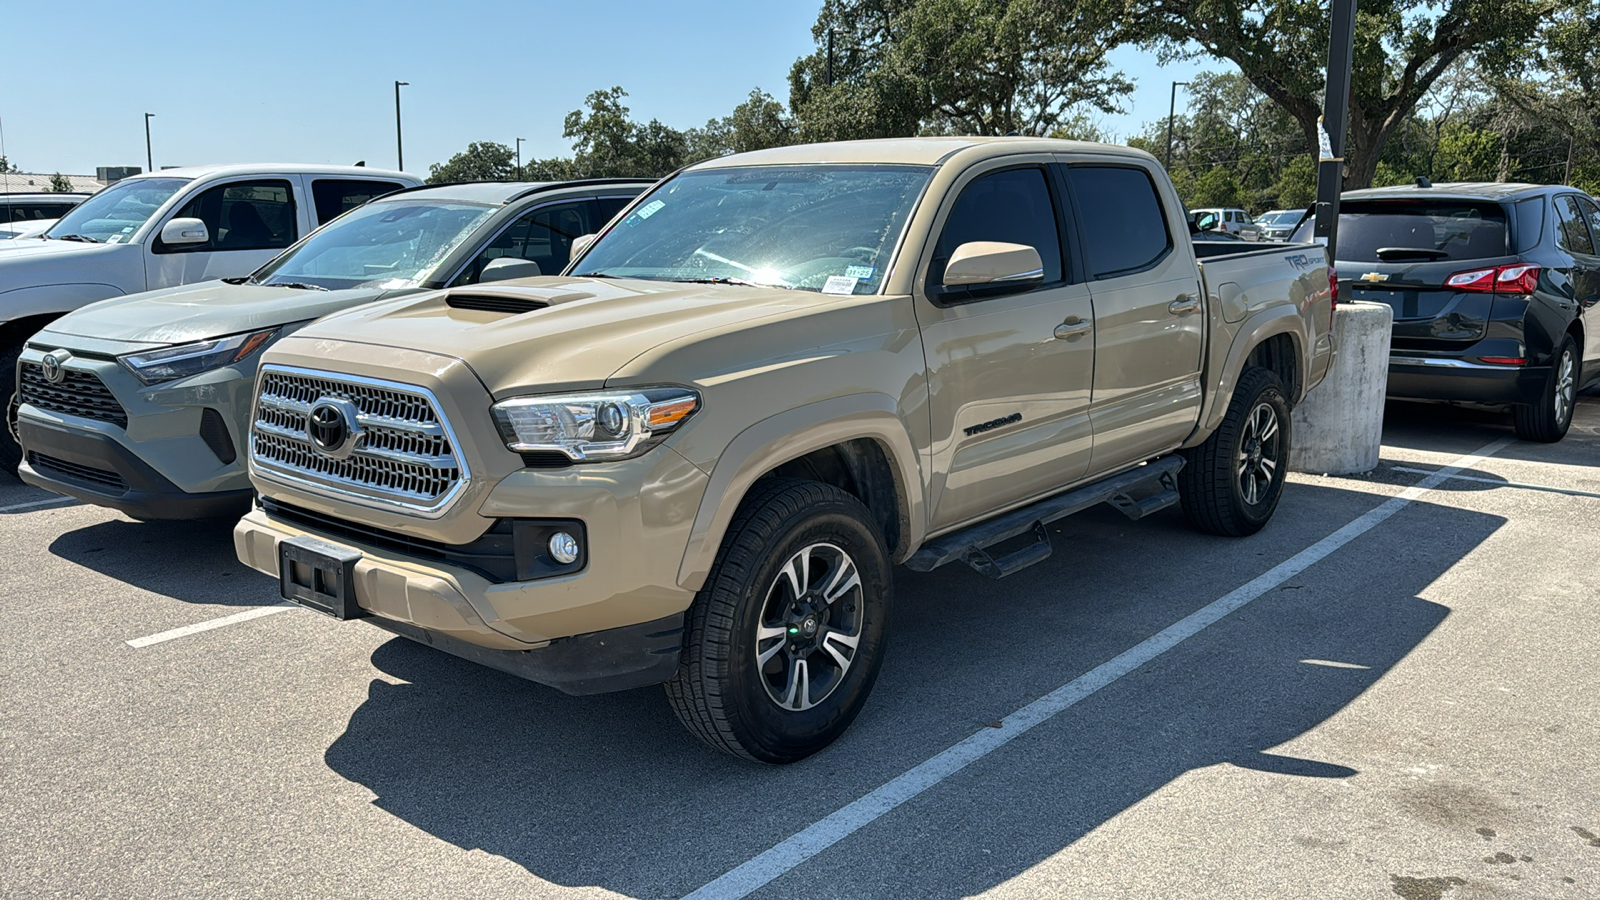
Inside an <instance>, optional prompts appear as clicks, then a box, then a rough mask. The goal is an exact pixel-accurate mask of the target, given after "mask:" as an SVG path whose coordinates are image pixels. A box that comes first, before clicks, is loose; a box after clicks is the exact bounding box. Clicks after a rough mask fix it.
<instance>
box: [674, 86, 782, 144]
mask: <svg viewBox="0 0 1600 900" xmlns="http://www.w3.org/2000/svg"><path fill="white" fill-rule="evenodd" d="M797 136H798V128H797V127H796V125H795V122H794V120H793V119H791V118H789V116H788V115H787V114H786V113H785V111H784V108H783V104H781V103H779V102H778V101H777V100H775V99H773V97H772V95H771V94H768V93H767V92H765V91H763V90H761V89H760V88H755V89H752V90H751V91H750V96H749V97H748V98H747V99H746V100H745V101H744V102H743V103H741V104H739V105H738V106H735V107H734V108H733V113H732V115H728V116H724V117H722V118H720V119H712V120H711V121H709V122H707V123H706V124H705V127H704V128H691V129H689V130H688V131H687V132H685V133H684V137H685V139H686V141H687V143H688V157H689V159H690V160H693V161H699V160H702V159H712V158H714V157H718V156H726V155H728V154H729V153H748V152H750V151H752V150H765V149H767V148H768V147H783V146H786V145H788V144H792V143H794V142H795V140H796V138H797Z"/></svg>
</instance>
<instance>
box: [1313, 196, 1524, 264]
mask: <svg viewBox="0 0 1600 900" xmlns="http://www.w3.org/2000/svg"><path fill="white" fill-rule="evenodd" d="M1310 227H1311V221H1310V220H1307V221H1306V223H1305V224H1304V225H1302V226H1301V231H1304V232H1306V239H1307V240H1309V239H1310V231H1309V229H1310ZM1295 238H1296V240H1299V238H1300V235H1299V234H1298V233H1297V234H1296V235H1295ZM1379 250H1422V251H1436V252H1434V253H1429V254H1426V255H1422V254H1419V255H1416V256H1409V257H1408V256H1405V255H1404V254H1395V253H1385V254H1384V256H1385V257H1388V259H1385V258H1384V257H1380V256H1379V255H1378V251H1379ZM1441 254H1442V255H1441ZM1505 255H1506V214H1505V210H1504V209H1502V208H1501V207H1500V205H1499V204H1498V203H1487V202H1483V203H1475V202H1472V201H1466V200H1455V201H1449V200H1446V201H1413V200H1399V201H1396V200H1386V201H1371V200H1368V201H1362V200H1352V201H1349V202H1346V203H1344V204H1342V205H1341V206H1340V208H1339V259H1341V260H1346V261H1350V262H1403V261H1417V260H1469V259H1491V258H1494V257H1498V256H1505Z"/></svg>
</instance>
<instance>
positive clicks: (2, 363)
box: [0, 344, 22, 478]
mask: <svg viewBox="0 0 1600 900" xmlns="http://www.w3.org/2000/svg"><path fill="white" fill-rule="evenodd" d="M21 355H22V345H21V344H15V345H12V344H7V345H5V346H0V397H4V398H5V411H6V422H5V427H4V428H0V469H4V470H5V473H6V474H7V475H9V476H11V477H12V478H15V477H17V466H18V465H20V464H21V463H22V445H20V444H18V443H17V438H16V435H15V434H13V433H12V429H13V428H14V427H15V426H16V421H15V417H16V412H17V407H16V395H17V357H19V356H21Z"/></svg>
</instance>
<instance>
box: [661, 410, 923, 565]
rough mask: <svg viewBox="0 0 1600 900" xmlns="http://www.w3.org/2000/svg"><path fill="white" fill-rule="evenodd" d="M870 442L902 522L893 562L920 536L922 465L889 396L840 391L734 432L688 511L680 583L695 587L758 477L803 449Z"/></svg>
mask: <svg viewBox="0 0 1600 900" xmlns="http://www.w3.org/2000/svg"><path fill="white" fill-rule="evenodd" d="M862 439H865V440H871V441H873V442H874V443H876V444H877V445H878V447H879V449H880V450H882V451H883V454H884V457H885V458H886V459H887V460H888V463H889V468H890V470H891V472H892V473H893V475H894V480H895V494H896V498H897V501H898V503H899V506H900V510H899V514H900V519H901V524H902V535H901V540H900V542H899V544H900V546H899V547H897V548H891V552H892V555H893V558H894V562H900V561H901V560H902V559H903V558H904V557H905V556H909V555H910V553H911V552H912V551H913V550H915V548H916V547H918V546H919V545H920V544H921V543H922V540H923V538H924V536H925V534H926V528H927V515H926V510H925V508H924V502H925V501H924V484H923V477H922V469H921V466H920V463H919V456H918V454H917V451H916V447H915V444H914V443H913V442H912V439H911V434H910V432H909V431H907V429H906V426H905V423H904V422H903V421H902V420H901V417H900V413H899V411H898V404H897V403H896V401H895V399H894V398H893V397H890V396H889V395H887V394H880V393H859V394H846V395H843V396H838V397H830V398H828V399H826V400H819V401H817V402H815V403H808V404H805V405H803V406H798V407H795V408H794V409H789V410H785V411H783V412H780V413H778V414H776V415H774V416H771V417H769V418H766V419H763V420H761V421H760V422H757V423H755V424H753V425H751V426H750V427H748V428H746V429H745V430H744V431H742V432H740V433H739V434H738V435H737V436H736V437H735V438H734V439H733V440H732V441H730V442H729V443H728V446H727V448H726V449H725V450H723V452H722V453H721V454H720V455H719V456H718V458H717V462H716V465H715V467H714V468H713V469H712V470H711V477H710V480H709V482H708V483H707V485H706V491H705V493H704V495H703V496H702V498H701V500H700V507H699V509H698V510H697V511H696V512H695V518H694V525H693V527H692V528H691V530H690V535H689V544H688V547H687V548H686V549H685V550H684V555H683V563H682V565H681V566H680V567H679V570H678V584H679V586H681V587H683V588H686V589H688V590H696V591H697V590H699V589H700V588H701V587H702V586H703V585H704V584H705V580H706V577H707V576H708V575H709V574H710V572H711V566H712V564H713V563H714V562H715V560H716V556H717V551H718V550H719V549H720V548H721V546H722V541H723V538H724V537H725V536H726V535H727V531H728V527H729V525H730V524H731V523H732V521H733V516H734V513H735V512H736V511H737V510H738V508H739V505H740V504H741V503H743V502H744V498H745V496H746V495H747V494H748V493H749V491H750V488H751V486H752V485H754V484H755V482H756V480H757V479H759V478H761V477H762V476H763V475H766V474H767V473H769V472H771V471H772V470H773V469H775V468H777V467H778V466H781V465H783V464H784V463H786V462H790V461H792V460H796V459H799V458H800V457H803V456H805V455H806V454H808V453H812V452H814V451H817V450H822V449H824V448H827V447H832V446H834V445H837V444H842V443H845V442H846V441H852V440H862Z"/></svg>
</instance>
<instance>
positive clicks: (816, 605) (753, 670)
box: [666, 478, 893, 763]
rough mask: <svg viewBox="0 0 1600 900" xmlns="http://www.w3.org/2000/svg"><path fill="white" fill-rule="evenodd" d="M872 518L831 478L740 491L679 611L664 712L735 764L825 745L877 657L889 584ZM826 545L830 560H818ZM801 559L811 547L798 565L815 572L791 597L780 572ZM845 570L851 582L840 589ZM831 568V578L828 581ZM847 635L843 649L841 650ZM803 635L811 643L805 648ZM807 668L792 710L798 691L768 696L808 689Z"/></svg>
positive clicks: (874, 672) (867, 688)
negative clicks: (711, 556)
mask: <svg viewBox="0 0 1600 900" xmlns="http://www.w3.org/2000/svg"><path fill="white" fill-rule="evenodd" d="M872 521H873V520H872V517H871V515H870V514H869V513H868V512H867V509H866V507H864V506H862V505H861V502H860V501H859V500H857V499H856V498H855V497H852V496H850V495H849V494H847V493H845V492H844V491H841V490H839V489H838V488H836V487H833V486H831V485H827V484H821V483H818V482H812V481H798V480H793V479H787V478H772V479H766V480H763V481H761V482H759V483H758V484H757V486H756V487H755V488H753V489H752V490H751V494H750V496H749V497H747V498H746V499H745V502H744V503H743V504H742V505H741V507H740V509H739V512H738V513H737V514H736V515H735V516H734V520H733V523H732V524H731V525H730V527H729V529H728V535H727V537H726V539H724V541H723V543H722V549H721V550H720V551H719V552H718V554H717V560H716V563H715V564H714V565H713V567H712V569H711V574H710V576H709V577H708V578H707V579H706V583H705V587H704V588H702V589H701V591H700V593H699V595H698V596H696V597H695V601H694V605H693V606H691V607H690V609H689V620H688V626H687V628H686V629H685V635H684V648H683V657H682V660H681V662H680V663H679V666H678V671H677V673H676V674H674V675H673V677H672V679H671V680H670V681H668V682H667V683H666V690H667V699H668V700H669V701H670V702H671V703H672V708H673V711H674V712H676V713H677V714H678V718H679V719H681V720H682V721H683V724H684V725H685V726H687V727H688V729H689V730H690V731H692V732H694V734H695V735H696V736H697V737H699V738H700V739H701V740H703V741H705V742H706V743H707V744H710V745H711V746H713V747H715V748H717V749H718V750H723V751H726V752H728V753H732V754H734V755H736V756H742V757H744V758H746V759H750V760H755V761H758V762H766V763H791V762H795V761H796V760H800V759H804V758H805V757H807V756H810V755H811V754H813V753H816V752H817V751H818V750H821V749H822V748H824V747H826V746H828V745H829V744H831V743H833V741H834V740H835V739H836V738H838V737H839V735H840V734H842V733H844V730H845V729H846V728H848V727H849V726H850V723H851V722H852V721H854V720H855V717H856V715H857V714H858V713H860V712H861V708H862V706H863V705H864V704H865V703H866V700H867V695H868V694H869V693H871V691H872V685H873V682H875V681H876V680H877V677H878V668H879V666H880V665H881V664H882V662H883V649H884V638H885V635H886V634H887V628H888V619H889V598H890V593H891V591H892V589H893V585H892V582H891V577H890V564H889V553H888V549H887V547H886V546H885V544H884V540H883V536H882V535H881V534H880V533H879V531H878V528H877V527H876V526H875V525H873V524H872ZM819 548H831V549H819ZM833 551H838V552H839V553H840V554H842V557H840V558H838V559H836V558H835V557H833V556H831V555H826V554H832V553H833ZM801 554H812V555H809V556H806V560H807V563H808V566H809V565H810V564H811V563H812V562H815V561H817V560H822V561H823V562H822V566H823V567H822V568H821V569H819V570H818V572H819V573H821V575H820V577H819V576H818V575H817V574H816V573H813V578H812V579H811V582H810V583H808V584H807V585H806V587H807V590H806V591H804V592H803V593H802V594H801V595H800V596H798V597H795V596H793V595H795V593H796V592H795V590H794V589H793V586H794V584H795V582H794V581H792V580H789V579H787V578H786V576H785V575H784V572H785V569H786V567H787V565H788V564H789V563H790V562H791V561H792V560H798V559H799V557H800V555H801ZM828 560H834V562H832V563H830V562H828ZM852 565H853V568H854V572H855V574H856V575H857V576H858V577H859V584H858V585H856V586H855V587H853V588H851V587H846V586H847V585H849V584H850V577H849V574H850V568H849V566H852ZM841 571H842V572H843V573H844V577H843V578H841V579H839V581H838V582H834V581H831V580H830V579H832V578H833V576H834V575H835V574H836V573H838V572H841ZM794 572H795V574H796V576H797V577H798V575H799V570H798V568H796V569H795V570H794ZM801 580H804V579H801ZM813 586H820V587H821V590H820V591H816V590H812V588H813ZM837 588H844V589H842V590H838V589H837ZM828 591H836V592H835V593H834V600H833V601H832V602H831V603H830V602H824V600H823V597H822V594H823V592H828ZM807 610H809V611H807ZM786 616H787V617H794V616H801V618H799V619H793V620H792V621H791V620H790V619H785V618H783V617H786ZM806 616H809V617H810V618H809V619H806V618H804V617H806ZM808 625H809V627H810V629H811V630H810V631H808V632H806V633H805V634H801V633H800V630H801V629H802V628H804V627H807V626H808ZM758 629H759V630H761V631H765V632H769V633H768V634H766V635H765V636H758ZM774 631H776V634H773V633H771V632H774ZM849 639H853V640H855V642H856V643H855V647H854V652H853V653H846V650H847V649H848V648H847V645H846V644H845V641H846V640H849ZM808 641H809V646H811V647H812V648H813V649H810V650H807V649H805V645H806V642H808ZM774 642H776V643H774ZM825 645H826V646H825ZM830 647H831V649H830ZM763 651H766V652H767V655H766V656H765V660H764V662H758V654H762V653H763ZM845 657H848V658H847V659H844V658H845ZM796 660H801V661H804V662H805V663H806V666H805V667H803V668H802V667H800V666H798V665H797V664H796ZM841 661H842V662H845V663H846V664H844V665H841V664H840V663H841ZM812 666H815V667H816V670H817V672H818V678H817V682H816V689H817V690H818V691H820V692H822V696H821V697H820V699H817V701H816V702H815V704H814V705H810V706H807V707H804V708H800V705H801V703H802V702H804V701H809V700H810V699H811V698H810V697H809V696H804V695H802V696H799V697H796V698H795V699H794V701H793V704H792V708H786V705H785V704H786V701H785V700H780V699H779V697H778V696H777V695H778V693H782V692H783V686H784V685H789V686H790V690H789V691H788V696H789V697H795V695H796V693H797V692H796V691H794V690H793V687H794V685H795V684H796V683H797V682H799V683H803V684H804V685H805V687H806V688H807V690H808V691H809V690H810V688H811V686H812V681H811V679H810V669H811V667H812ZM796 672H799V673H800V676H799V678H798V679H797V678H794V677H791V676H794V674H795V673H796ZM824 689H825V690H824Z"/></svg>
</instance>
